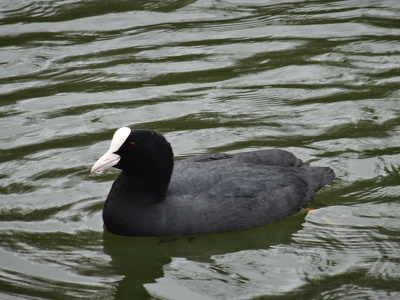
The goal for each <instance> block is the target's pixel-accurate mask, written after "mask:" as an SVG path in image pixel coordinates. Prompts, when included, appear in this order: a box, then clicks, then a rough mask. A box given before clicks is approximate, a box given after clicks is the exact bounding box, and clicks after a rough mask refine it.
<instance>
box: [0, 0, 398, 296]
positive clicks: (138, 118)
mask: <svg viewBox="0 0 400 300" xmlns="http://www.w3.org/2000/svg"><path fill="white" fill-rule="evenodd" d="M399 19H400V3H399V2H398V1H396V0H392V1H390V0H384V1H357V0H350V1H300V0H298V1H295V0H292V1H259V0H250V1H241V0H229V1H213V0H211V1H206V0H199V1H124V0H119V1H118V0H113V1H98V0H91V1H82V0H69V1H22V0H17V1H16V0H8V1H7V0H3V1H1V2H0V105H1V106H0V117H1V119H0V125H1V131H0V132H1V133H0V145H1V149H0V164H1V167H0V170H1V171H0V179H1V180H0V298H2V299H87V298H89V297H91V298H95V299H150V298H151V299H399V298H400V287H399V286H400V284H399V282H400V280H399V279H400V247H399V246H400V239H399V234H398V232H399V230H400V222H399V218H400V201H399V200H400V185H399V183H400V175H399V171H400V164H399V161H400V143H399V141H400V139H399V130H400V109H399V107H400V106H399V98H400V84H399V82H400V73H399V69H400V41H399V35H400V22H399ZM121 126H130V127H134V128H149V129H155V130H158V131H160V132H162V133H163V134H164V135H165V136H166V137H167V139H168V140H169V141H170V142H171V144H172V145H173V148H174V152H175V155H176V157H177V158H178V159H179V158H183V157H189V156H192V155H195V154H200V153H210V152H221V151H226V152H239V151H245V150H254V149H264V148H271V147H279V148H282V149H286V150H289V151H292V152H294V153H295V154H296V155H297V156H298V157H300V158H302V159H303V160H304V161H306V162H307V163H309V164H311V165H316V166H317V165H318V166H331V167H332V168H334V169H335V172H336V174H337V179H335V181H334V182H333V183H332V184H331V185H329V186H328V187H326V188H324V189H323V190H321V192H320V193H318V195H317V197H316V198H315V199H314V201H313V202H312V206H311V207H312V208H314V210H313V211H312V212H311V213H308V214H306V213H305V212H300V213H299V214H297V215H295V216H294V217H291V218H288V219H286V220H282V221H279V222H277V223H274V224H270V225H266V226H264V227H261V228H255V229H253V230H248V231H244V232H237V233H225V234H215V235H202V236H190V237H181V238H170V237H159V238H125V237H119V236H114V235H111V234H109V233H107V232H104V230H103V225H102V220H101V209H102V206H103V202H104V199H105V197H106V195H107V193H108V190H109V188H110V186H111V183H112V181H113V180H114V179H115V177H116V176H117V174H118V171H117V170H111V171H107V172H105V173H103V174H101V175H98V174H89V170H90V168H91V166H92V165H93V163H94V162H95V161H96V160H97V159H98V158H99V157H100V156H101V155H102V154H104V152H105V151H106V150H107V149H108V147H109V143H110V139H111V137H112V134H113V132H114V131H115V129H116V128H119V127H121Z"/></svg>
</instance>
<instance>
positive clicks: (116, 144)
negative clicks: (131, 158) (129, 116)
mask: <svg viewBox="0 0 400 300" xmlns="http://www.w3.org/2000/svg"><path fill="white" fill-rule="evenodd" d="M130 134H131V129H130V128H128V127H121V128H120V129H118V130H117V131H116V132H115V133H114V136H113V139H112V141H111V145H110V149H109V150H108V151H107V152H106V154H104V155H103V156H102V157H100V158H99V160H98V161H96V163H95V164H94V165H93V167H92V169H91V170H90V173H93V172H101V171H103V170H105V169H108V168H111V167H112V166H115V165H116V164H117V163H118V162H119V160H120V159H121V156H119V155H118V154H115V152H117V151H118V149H119V148H120V147H121V146H122V144H123V143H124V142H125V141H126V139H127V138H128V136H129V135H130Z"/></svg>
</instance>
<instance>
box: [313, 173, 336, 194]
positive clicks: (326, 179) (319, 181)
mask: <svg viewBox="0 0 400 300" xmlns="http://www.w3.org/2000/svg"><path fill="white" fill-rule="evenodd" d="M308 171H309V175H310V177H309V178H310V182H309V183H310V186H311V188H312V190H313V191H314V192H316V191H318V190H319V189H321V188H322V187H324V186H325V185H327V184H328V183H330V182H331V181H332V180H333V179H334V178H335V172H334V171H333V170H332V169H331V168H328V167H308Z"/></svg>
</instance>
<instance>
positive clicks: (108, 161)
mask: <svg viewBox="0 0 400 300" xmlns="http://www.w3.org/2000/svg"><path fill="white" fill-rule="evenodd" d="M120 159H121V156H119V155H118V154H115V153H114V152H111V151H110V150H109V151H107V152H106V154H104V155H103V156H102V157H100V158H99V160H98V161H96V163H95V164H94V165H93V167H92V169H91V170H90V173H93V172H101V171H103V170H105V169H108V168H111V167H112V166H115V165H116V164H117V163H118V162H119V160H120Z"/></svg>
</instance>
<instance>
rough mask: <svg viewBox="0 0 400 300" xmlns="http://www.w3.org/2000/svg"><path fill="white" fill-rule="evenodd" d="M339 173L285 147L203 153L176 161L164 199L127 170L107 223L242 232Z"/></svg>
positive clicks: (118, 228) (136, 229) (121, 230)
mask: <svg viewBox="0 0 400 300" xmlns="http://www.w3.org/2000/svg"><path fill="white" fill-rule="evenodd" d="M334 177H335V175H334V172H333V170H332V169H330V168H324V167H309V166H306V165H304V164H303V163H302V162H301V160H299V159H297V158H296V157H295V156H294V155H293V154H291V153H289V152H287V151H283V150H277V149H272V150H262V151H254V152H245V153H239V154H234V155H231V154H211V155H200V156H196V157H192V158H189V159H185V160H181V161H178V162H176V163H175V166H174V171H173V173H172V178H171V182H170V185H169V187H168V190H167V194H166V197H165V199H164V200H162V201H158V202H154V201H152V197H151V195H149V194H146V195H144V194H140V193H137V192H136V191H135V190H133V189H132V188H131V186H130V185H129V184H127V183H128V182H129V176H128V175H127V174H126V173H124V172H122V173H121V174H120V176H119V177H118V178H117V180H116V181H115V182H114V184H113V187H112V189H111V191H110V194H109V196H108V198H107V201H106V204H105V208H104V211H103V219H104V223H105V226H106V228H107V229H108V230H109V231H111V232H114V233H118V234H122V235H132V236H150V235H156V236H160V235H189V234H201V233H215V232H226V231H237V230H242V229H248V228H252V227H255V226H260V225H263V224H267V223H271V222H274V221H277V220H279V219H283V218H285V217H288V216H290V215H292V214H294V213H296V212H297V211H299V210H300V209H301V208H302V207H304V206H305V205H307V204H308V203H309V202H310V201H311V199H312V197H313V196H314V194H315V193H316V191H318V190H319V189H320V188H322V187H323V186H324V185H326V184H328V183H329V182H330V181H332V179H333V178H334Z"/></svg>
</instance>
